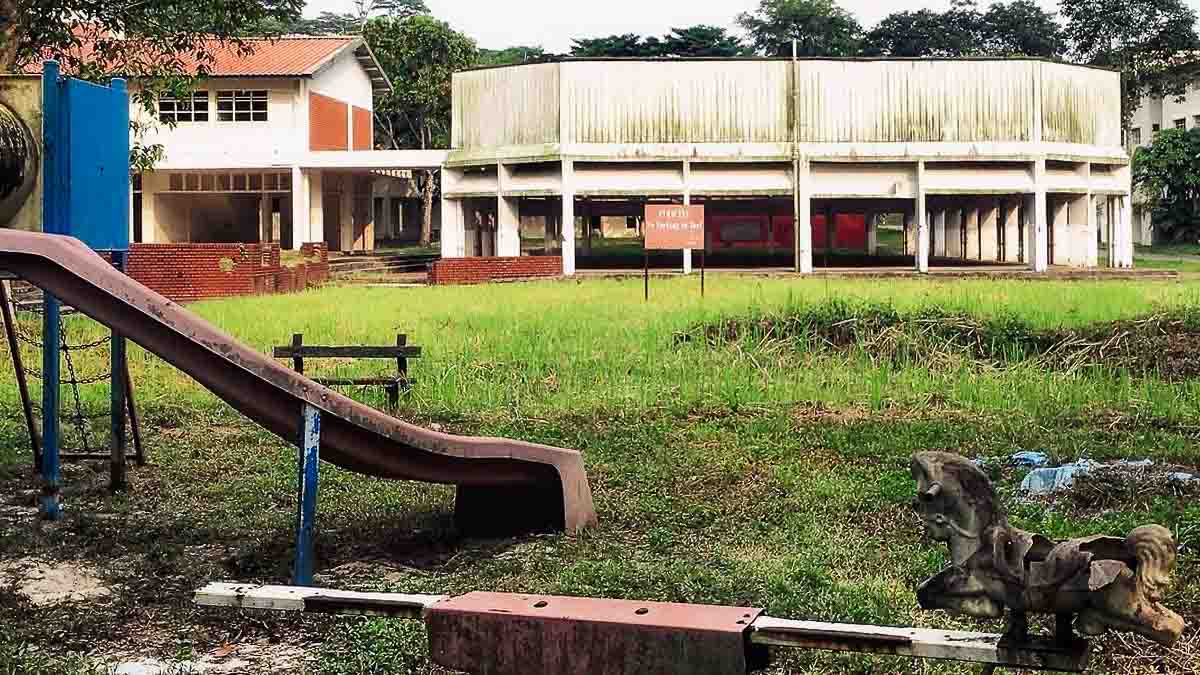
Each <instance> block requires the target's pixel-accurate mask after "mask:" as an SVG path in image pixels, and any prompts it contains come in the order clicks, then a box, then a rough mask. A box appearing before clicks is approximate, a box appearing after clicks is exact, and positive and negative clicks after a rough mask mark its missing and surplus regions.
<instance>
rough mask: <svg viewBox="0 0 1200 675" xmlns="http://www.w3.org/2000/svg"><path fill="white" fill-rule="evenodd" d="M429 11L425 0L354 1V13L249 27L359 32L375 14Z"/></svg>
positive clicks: (264, 31)
mask: <svg viewBox="0 0 1200 675" xmlns="http://www.w3.org/2000/svg"><path fill="white" fill-rule="evenodd" d="M420 14H429V7H428V6H427V5H426V4H425V0H354V11H353V12H330V11H324V12H321V13H320V14H318V15H317V16H316V17H314V18H305V17H302V16H296V17H293V18H291V19H288V20H286V21H265V22H262V23H259V24H257V25H254V26H252V27H251V28H250V29H249V33H252V34H255V35H358V34H359V33H361V32H362V31H363V27H364V26H365V25H366V23H367V21H368V20H370V19H372V18H374V17H392V18H396V19H403V18H405V17H409V16H417V15H420Z"/></svg>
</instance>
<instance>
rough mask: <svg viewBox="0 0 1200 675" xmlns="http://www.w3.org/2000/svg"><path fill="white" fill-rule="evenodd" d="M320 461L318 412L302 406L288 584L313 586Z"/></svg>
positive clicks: (308, 406)
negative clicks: (293, 555) (292, 557)
mask: <svg viewBox="0 0 1200 675" xmlns="http://www.w3.org/2000/svg"><path fill="white" fill-rule="evenodd" d="M320 461H321V411H320V410H318V409H317V408H314V407H313V406H311V405H308V404H305V406H304V411H303V413H302V419H301V427H300V461H299V474H300V475H299V478H300V489H299V499H298V501H299V505H298V513H297V518H296V561H295V564H294V566H293V567H292V584H293V585H295V586H312V584H313V557H314V550H313V549H314V547H313V531H314V527H315V521H316V517H317V479H318V466H319V465H320Z"/></svg>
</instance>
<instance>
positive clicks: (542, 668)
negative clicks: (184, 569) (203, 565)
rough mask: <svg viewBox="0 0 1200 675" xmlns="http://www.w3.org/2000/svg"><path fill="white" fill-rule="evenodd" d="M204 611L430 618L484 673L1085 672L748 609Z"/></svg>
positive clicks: (255, 594) (423, 600)
mask: <svg viewBox="0 0 1200 675" xmlns="http://www.w3.org/2000/svg"><path fill="white" fill-rule="evenodd" d="M195 600H196V603H197V604H200V605H205V606H210V607H236V608H240V609H270V610H281V611H301V612H321V613H331V614H367V615H373V616H392V617H402V618H409V619H424V621H425V622H426V626H427V628H428V631H429V642H430V650H431V654H432V657H433V660H434V661H435V662H436V663H438V664H439V665H442V666H444V667H448V668H452V669H455V670H465V671H468V672H472V673H482V674H487V675H508V674H510V673H512V674H516V673H520V674H521V675H525V674H527V673H541V674H542V675H558V674H562V675H573V674H574V673H581V672H586V673H589V675H593V674H597V673H598V674H601V675H604V674H607V673H622V674H625V673H650V672H652V673H656V674H668V673H675V674H678V675H693V674H696V673H705V674H707V673H722V674H728V673H745V672H749V671H750V670H754V669H758V668H763V667H765V666H766V665H767V651H766V650H767V649H768V648H773V649H785V648H795V649H819V650H831V651H844V652H859V653H866V654H887V655H895V656H909V657H912V658H919V659H934V660H952V661H963V662H971V663H981V664H984V665H988V666H1004V667H1012V668H1023V669H1029V670H1057V671H1064V672H1083V671H1084V670H1085V669H1086V668H1087V665H1088V659H1089V648H1088V644H1087V643H1086V642H1082V641H1080V642H1078V643H1076V644H1074V645H1071V646H1067V647H1064V646H1060V645H1056V644H1051V643H1048V642H1040V641H1035V642H1033V643H1029V644H1021V645H1004V644H1001V642H1002V640H1001V636H999V635H993V634H987V633H972V632H964V631H950V630H934V629H927V628H894V627H888V626H864V625H857V624H832V623H823V622H818V621H792V620H787V619H776V618H772V617H768V616H763V615H762V613H761V612H762V610H759V609H757V608H744V607H719V606H711V605H685V604H672V603H654V602H638V601H628V600H602V599H595V598H568V597H557V596H545V595H514V594H505V593H470V594H468V595H464V596H459V597H456V598H449V597H447V596H440V595H401V594H396V593H351V592H346V591H333V590H321V589H311V588H295V587H288V586H253V585H239V584H210V585H209V586H206V587H204V588H202V589H200V590H198V591H196V595H195Z"/></svg>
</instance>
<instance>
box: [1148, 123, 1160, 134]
mask: <svg viewBox="0 0 1200 675" xmlns="http://www.w3.org/2000/svg"><path fill="white" fill-rule="evenodd" d="M1159 129H1162V127H1161V126H1159V125H1157V124H1151V125H1150V133H1151V134H1157V133H1158V130H1159Z"/></svg>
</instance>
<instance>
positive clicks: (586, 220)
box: [580, 198, 592, 256]
mask: <svg viewBox="0 0 1200 675" xmlns="http://www.w3.org/2000/svg"><path fill="white" fill-rule="evenodd" d="M580 221H581V222H580V224H581V225H583V253H584V255H587V256H591V255H592V202H591V200H590V199H587V198H584V200H583V218H581V219H580Z"/></svg>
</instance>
